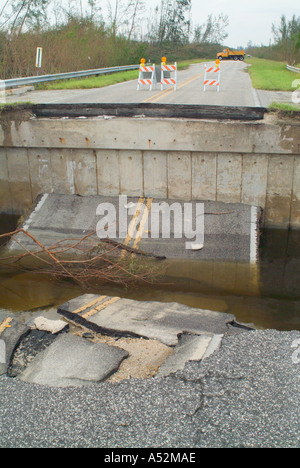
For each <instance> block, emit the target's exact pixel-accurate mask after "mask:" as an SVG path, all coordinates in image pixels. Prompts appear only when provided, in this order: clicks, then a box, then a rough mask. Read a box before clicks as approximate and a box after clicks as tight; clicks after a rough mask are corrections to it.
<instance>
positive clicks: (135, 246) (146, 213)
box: [133, 198, 153, 249]
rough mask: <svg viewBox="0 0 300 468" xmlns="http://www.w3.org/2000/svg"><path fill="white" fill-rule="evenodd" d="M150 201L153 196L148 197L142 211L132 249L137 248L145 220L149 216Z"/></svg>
mask: <svg viewBox="0 0 300 468" xmlns="http://www.w3.org/2000/svg"><path fill="white" fill-rule="evenodd" d="M152 202H153V198H148V200H147V204H146V207H145V209H144V213H143V216H142V219H141V222H140V225H139V230H138V233H137V235H136V238H135V241H134V244H133V248H134V249H137V248H138V246H139V243H140V242H141V239H142V236H143V234H144V229H145V226H146V222H147V219H148V217H149V213H150V210H151V205H152Z"/></svg>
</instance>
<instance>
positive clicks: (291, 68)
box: [286, 65, 300, 73]
mask: <svg viewBox="0 0 300 468" xmlns="http://www.w3.org/2000/svg"><path fill="white" fill-rule="evenodd" d="M286 68H287V69H288V70H289V71H292V72H294V73H300V68H297V67H292V66H291V65H287V66H286Z"/></svg>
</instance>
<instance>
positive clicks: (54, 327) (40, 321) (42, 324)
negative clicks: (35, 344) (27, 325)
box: [33, 317, 69, 335]
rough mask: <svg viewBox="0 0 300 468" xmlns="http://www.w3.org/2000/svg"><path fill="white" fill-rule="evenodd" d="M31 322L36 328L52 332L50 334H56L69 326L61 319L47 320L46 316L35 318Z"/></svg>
mask: <svg viewBox="0 0 300 468" xmlns="http://www.w3.org/2000/svg"><path fill="white" fill-rule="evenodd" d="M33 324H34V326H35V328H36V329H37V330H42V331H47V332H50V333H52V335H56V333H59V332H61V331H63V330H65V329H66V328H68V327H69V325H68V324H67V323H66V322H64V321H63V320H49V319H47V318H46V317H37V318H35V319H34V322H33Z"/></svg>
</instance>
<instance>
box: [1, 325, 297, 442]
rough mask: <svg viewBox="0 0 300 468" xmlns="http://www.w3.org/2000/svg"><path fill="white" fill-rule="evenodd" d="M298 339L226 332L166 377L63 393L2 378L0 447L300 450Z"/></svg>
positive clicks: (271, 333)
mask: <svg viewBox="0 0 300 468" xmlns="http://www.w3.org/2000/svg"><path fill="white" fill-rule="evenodd" d="M299 337H300V333H299V332H296V331H292V332H279V331H276V330H266V331H253V332H250V333H249V332H246V333H240V334H238V335H233V336H228V337H226V338H224V340H223V342H222V346H221V348H219V350H218V351H216V352H215V353H214V354H212V355H211V356H210V357H209V358H207V359H206V360H205V361H203V362H190V363H188V364H187V365H186V366H185V368H184V370H182V371H178V372H176V373H175V374H172V375H171V376H169V377H165V378H158V377H155V378H151V379H130V380H124V381H122V382H120V383H118V384H112V383H108V382H104V383H101V384H94V385H91V386H88V387H82V388H74V387H72V388H63V389H62V388H50V387H47V386H40V385H36V384H28V383H24V382H21V381H18V380H16V379H9V378H7V377H2V378H1V379H0V419H1V421H2V423H1V435H0V446H1V447H14V448H17V447H22V448H24V447H40V448H46V447H63V448H72V447H84V448H91V447H98V448H110V447H115V448H126V447H127V448H128V447H131V448H148V447H152V448H153V447H161V448H167V447H168V448H175V447H177V448H178V447H181V448H182V447H185V448H204V447H207V448H240V447H249V448H252V447H253V448H254V447H255V448H262V447H268V448H299V446H300V443H299V440H300V424H299V423H300V418H299V414H300V412H299V406H300V398H299V376H300V375H299V372H300V371H299V363H298V360H295V359H293V356H295V354H293V353H295V349H294V347H293V345H294V343H295V340H299Z"/></svg>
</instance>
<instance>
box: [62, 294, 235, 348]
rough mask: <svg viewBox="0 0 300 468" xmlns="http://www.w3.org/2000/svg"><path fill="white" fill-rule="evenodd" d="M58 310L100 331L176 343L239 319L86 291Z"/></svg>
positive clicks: (211, 333) (217, 331)
mask: <svg viewBox="0 0 300 468" xmlns="http://www.w3.org/2000/svg"><path fill="white" fill-rule="evenodd" d="M57 311H58V313H59V314H61V315H63V316H64V317H66V318H67V319H70V320H73V321H74V322H77V323H80V324H81V325H84V326H85V327H87V328H90V329H92V330H95V331H96V332H98V333H106V334H110V335H116V336H117V335H119V336H126V335H128V336H133V337H143V338H148V339H155V340H158V341H160V342H161V343H163V344H165V345H167V346H176V345H177V344H178V337H179V336H180V335H182V334H184V333H186V334H192V335H205V336H208V337H210V338H212V337H213V336H214V335H216V334H224V333H225V332H226V331H227V330H228V324H230V323H234V322H235V317H234V316H233V315H231V314H226V313H221V312H214V311H210V310H203V309H196V308H191V307H188V306H185V305H182V304H178V303H160V302H139V301H133V300H130V299H121V298H119V297H109V296H99V295H96V294H85V295H83V296H80V297H78V298H75V299H72V300H71V301H69V302H67V303H65V304H63V305H62V306H60V307H58V310H57Z"/></svg>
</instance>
